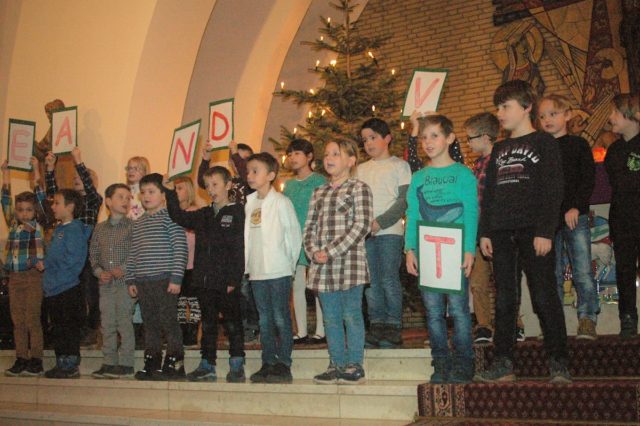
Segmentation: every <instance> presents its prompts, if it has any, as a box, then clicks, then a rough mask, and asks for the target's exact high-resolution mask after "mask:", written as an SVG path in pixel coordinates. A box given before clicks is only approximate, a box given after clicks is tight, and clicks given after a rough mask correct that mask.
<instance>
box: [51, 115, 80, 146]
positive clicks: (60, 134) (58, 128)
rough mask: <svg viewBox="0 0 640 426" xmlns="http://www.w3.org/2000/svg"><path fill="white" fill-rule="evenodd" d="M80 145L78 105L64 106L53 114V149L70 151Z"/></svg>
mask: <svg viewBox="0 0 640 426" xmlns="http://www.w3.org/2000/svg"><path fill="white" fill-rule="evenodd" d="M76 146H78V107H75V106H73V107H69V108H62V109H59V110H56V111H53V113H52V114H51V151H52V152H53V153H54V154H66V153H69V152H71V151H72V150H73V148H75V147H76Z"/></svg>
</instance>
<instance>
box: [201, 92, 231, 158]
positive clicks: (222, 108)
mask: <svg viewBox="0 0 640 426" xmlns="http://www.w3.org/2000/svg"><path fill="white" fill-rule="evenodd" d="M232 140H233V99H223V100H221V101H215V102H211V103H210V104H209V135H208V136H207V146H208V147H209V150H210V151H213V150H217V149H225V148H227V147H228V146H229V142H231V141H232Z"/></svg>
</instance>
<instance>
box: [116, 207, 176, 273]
mask: <svg viewBox="0 0 640 426" xmlns="http://www.w3.org/2000/svg"><path fill="white" fill-rule="evenodd" d="M186 266H187V239H186V237H185V233H184V229H183V228H181V227H180V226H178V225H176V224H175V223H174V222H173V221H172V220H171V218H170V217H169V213H168V212H167V209H166V208H162V209H160V210H159V211H157V212H156V213H154V214H148V213H145V214H144V215H142V216H141V217H140V219H138V220H137V221H135V222H134V223H133V230H132V236H131V251H130V254H129V258H128V259H127V270H126V275H125V281H126V283H127V284H128V285H133V284H135V283H136V282H137V281H156V280H162V279H166V278H170V280H171V281H170V282H171V283H174V284H181V283H182V277H183V275H184V269H185V267H186Z"/></svg>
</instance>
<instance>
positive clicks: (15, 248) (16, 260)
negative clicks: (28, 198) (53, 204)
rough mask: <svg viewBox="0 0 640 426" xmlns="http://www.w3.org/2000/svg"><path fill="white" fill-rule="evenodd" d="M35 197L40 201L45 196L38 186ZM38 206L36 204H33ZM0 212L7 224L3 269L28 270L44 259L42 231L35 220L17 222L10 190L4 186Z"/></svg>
mask: <svg viewBox="0 0 640 426" xmlns="http://www.w3.org/2000/svg"><path fill="white" fill-rule="evenodd" d="M34 192H35V194H36V198H37V200H38V202H39V203H40V208H43V206H42V203H43V202H44V200H45V198H46V196H45V194H44V192H43V191H42V189H41V188H40V187H39V186H36V187H35V190H34ZM34 207H36V208H38V206H34ZM2 212H3V213H4V218H5V220H6V221H7V224H8V225H9V235H8V236H7V243H6V245H5V248H4V256H5V259H6V261H5V264H4V269H5V270H6V271H12V272H22V271H28V270H29V269H31V268H33V267H35V266H36V263H38V261H39V260H44V232H43V231H42V226H41V225H40V224H39V223H38V221H37V220H35V219H33V220H32V221H30V222H27V223H19V222H18V221H17V220H16V218H15V216H14V212H13V204H12V200H11V192H10V191H9V188H8V187H6V186H3V187H2Z"/></svg>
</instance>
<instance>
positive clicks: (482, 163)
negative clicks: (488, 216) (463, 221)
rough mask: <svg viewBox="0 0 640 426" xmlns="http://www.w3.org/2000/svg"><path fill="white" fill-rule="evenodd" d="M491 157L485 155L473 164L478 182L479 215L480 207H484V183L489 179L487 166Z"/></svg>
mask: <svg viewBox="0 0 640 426" xmlns="http://www.w3.org/2000/svg"><path fill="white" fill-rule="evenodd" d="M490 158H491V155H485V156H484V157H478V159H477V160H476V161H475V162H474V163H473V174H474V175H475V177H476V179H477V180H478V186H477V188H478V213H480V207H481V206H482V194H483V193H484V182H485V179H486V177H487V165H488V164H489V159H490Z"/></svg>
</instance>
